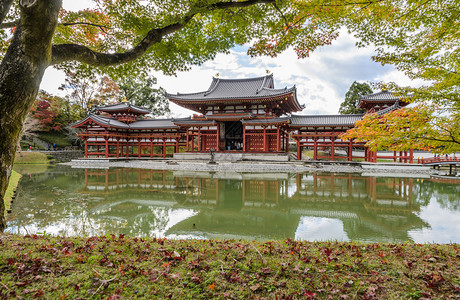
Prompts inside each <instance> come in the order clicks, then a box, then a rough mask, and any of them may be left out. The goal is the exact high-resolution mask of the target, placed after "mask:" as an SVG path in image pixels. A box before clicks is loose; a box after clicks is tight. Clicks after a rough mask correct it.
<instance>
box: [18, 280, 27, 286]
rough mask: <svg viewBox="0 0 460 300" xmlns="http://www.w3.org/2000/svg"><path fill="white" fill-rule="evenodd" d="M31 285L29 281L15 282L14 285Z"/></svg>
mask: <svg viewBox="0 0 460 300" xmlns="http://www.w3.org/2000/svg"><path fill="white" fill-rule="evenodd" d="M29 283H30V281H29V280H26V281H19V282H15V283H14V284H15V285H16V286H26V285H28V284H29Z"/></svg>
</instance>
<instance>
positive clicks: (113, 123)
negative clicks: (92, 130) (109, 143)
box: [72, 114, 129, 129]
mask: <svg viewBox="0 0 460 300" xmlns="http://www.w3.org/2000/svg"><path fill="white" fill-rule="evenodd" d="M88 120H92V121H94V122H96V123H98V124H99V125H101V126H107V127H115V128H126V129H128V128H129V125H128V124H125V123H123V122H120V121H118V120H117V119H114V118H109V117H104V116H99V115H94V114H89V115H88V116H86V117H85V118H83V119H82V120H80V121H78V122H76V123H74V124H72V127H79V126H80V125H83V124H84V123H86V122H87V121H88Z"/></svg>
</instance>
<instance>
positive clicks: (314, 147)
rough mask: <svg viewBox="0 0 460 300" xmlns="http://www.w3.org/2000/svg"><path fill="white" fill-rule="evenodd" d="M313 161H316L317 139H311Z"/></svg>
mask: <svg viewBox="0 0 460 300" xmlns="http://www.w3.org/2000/svg"><path fill="white" fill-rule="evenodd" d="M313 139H314V140H313V160H318V138H317V137H314V138H313Z"/></svg>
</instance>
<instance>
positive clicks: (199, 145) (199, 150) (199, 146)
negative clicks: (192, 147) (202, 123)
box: [198, 127, 201, 152]
mask: <svg viewBox="0 0 460 300" xmlns="http://www.w3.org/2000/svg"><path fill="white" fill-rule="evenodd" d="M198 152H201V127H198Z"/></svg>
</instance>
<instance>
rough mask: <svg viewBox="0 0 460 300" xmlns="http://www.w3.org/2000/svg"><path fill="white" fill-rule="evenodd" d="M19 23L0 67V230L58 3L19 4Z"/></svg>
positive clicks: (48, 52) (51, 0)
mask: <svg viewBox="0 0 460 300" xmlns="http://www.w3.org/2000/svg"><path fill="white" fill-rule="evenodd" d="M20 4H21V20H20V23H19V25H18V27H17V28H16V30H15V33H14V36H13V40H12V42H11V44H10V46H9V48H8V51H7V52H6V55H5V57H4V59H3V61H2V63H1V65H0V141H1V143H0V230H1V231H3V230H4V228H5V227H6V223H5V217H4V214H5V206H4V195H5V191H6V188H7V186H8V181H9V178H10V175H11V168H12V165H13V162H14V156H15V152H16V145H17V142H18V138H19V134H20V132H21V128H22V124H23V121H24V119H25V117H26V116H27V113H28V112H29V108H30V106H31V105H32V103H33V102H34V100H35V97H36V95H37V92H38V89H39V86H40V82H41V81H42V78H43V74H44V72H45V69H46V68H47V67H48V66H49V65H50V63H51V41H52V38H53V35H54V31H55V28H56V24H57V20H58V13H59V10H60V7H61V5H62V1H61V0H35V1H32V0H28V1H27V0H22V1H20Z"/></svg>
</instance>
